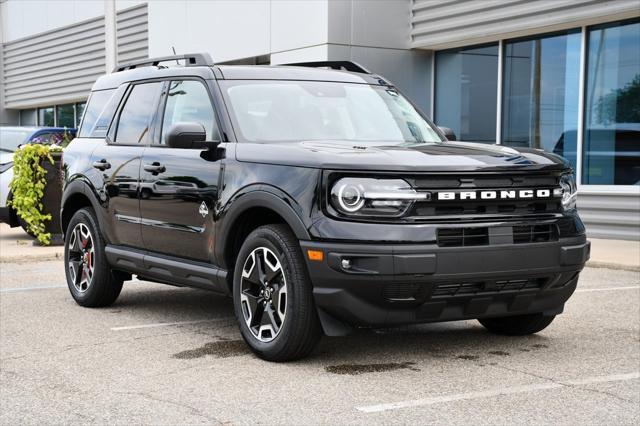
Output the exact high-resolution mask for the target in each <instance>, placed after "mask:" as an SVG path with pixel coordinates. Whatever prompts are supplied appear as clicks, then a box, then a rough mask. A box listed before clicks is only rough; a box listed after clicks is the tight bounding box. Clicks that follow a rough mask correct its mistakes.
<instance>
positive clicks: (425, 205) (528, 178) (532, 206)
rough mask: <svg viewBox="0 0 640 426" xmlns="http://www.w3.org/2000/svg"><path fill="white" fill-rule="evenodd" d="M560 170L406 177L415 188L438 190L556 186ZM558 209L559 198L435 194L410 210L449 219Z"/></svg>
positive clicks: (418, 216)
mask: <svg viewBox="0 0 640 426" xmlns="http://www.w3.org/2000/svg"><path fill="white" fill-rule="evenodd" d="M560 176H561V175H560V173H554V174H523V173H511V174H481V173H475V174H473V173H472V174H465V173H462V174H456V175H433V176H413V177H408V178H407V179H406V180H408V181H410V183H411V184H412V185H413V186H414V187H415V188H416V189H417V190H418V191H426V192H431V193H433V194H434V195H435V193H437V192H438V191H467V190H469V191H481V190H489V191H503V190H505V191H508V190H517V189H525V188H526V189H532V190H537V189H550V190H552V189H553V188H557V187H558V186H559V181H560ZM559 212H561V205H560V202H559V200H558V199H552V198H550V199H522V198H520V199H484V200H480V199H476V200H471V199H467V200H455V201H449V200H438V199H437V198H436V197H435V196H432V198H431V199H430V200H429V201H422V202H417V203H415V205H414V206H413V208H412V211H411V212H409V216H410V217H411V218H412V219H413V220H429V219H438V220H442V219H443V218H446V219H448V220H466V219H468V218H470V217H477V218H482V217H489V216H501V217H504V216H523V215H541V214H552V213H559Z"/></svg>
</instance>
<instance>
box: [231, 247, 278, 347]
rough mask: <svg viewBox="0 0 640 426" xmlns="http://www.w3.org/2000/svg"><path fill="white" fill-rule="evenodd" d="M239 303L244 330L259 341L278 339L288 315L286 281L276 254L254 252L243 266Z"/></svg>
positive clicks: (271, 252)
mask: <svg viewBox="0 0 640 426" xmlns="http://www.w3.org/2000/svg"><path fill="white" fill-rule="evenodd" d="M240 304H241V307H242V314H243V316H244V320H245V323H246V324H247V327H248V328H249V330H250V331H251V333H252V334H253V336H254V337H255V338H256V339H258V340H260V341H261V342H270V341H272V340H273V339H275V338H276V336H278V334H279V333H280V330H282V325H283V324H284V319H285V316H286V313H287V281H286V278H285V276H284V271H283V270H282V265H281V263H280V260H279V259H278V257H277V256H276V254H275V253H274V252H273V251H272V250H270V249H268V248H266V247H258V248H256V249H254V250H253V251H252V252H251V253H250V254H249V255H248V256H247V258H246V260H245V262H244V265H243V267H242V281H241V287H240Z"/></svg>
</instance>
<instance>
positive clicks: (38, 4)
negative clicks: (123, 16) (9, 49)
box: [0, 0, 145, 43]
mask: <svg viewBox="0 0 640 426" xmlns="http://www.w3.org/2000/svg"><path fill="white" fill-rule="evenodd" d="M140 3H145V2H144V1H142V0H116V9H117V10H121V9H126V8H129V7H131V6H135V5H137V4H140ZM0 7H1V8H2V22H0V27H1V30H2V33H3V35H4V37H3V38H4V42H5V43H8V42H11V41H14V40H17V39H20V38H23V37H28V36H31V35H34V34H38V33H42V32H45V31H49V30H52V29H55V28H59V27H64V26H65V25H71V24H74V23H76V22H82V21H85V20H87V19H91V18H96V17H98V16H102V15H104V0H55V1H53V0H6V1H4V2H2V3H0Z"/></svg>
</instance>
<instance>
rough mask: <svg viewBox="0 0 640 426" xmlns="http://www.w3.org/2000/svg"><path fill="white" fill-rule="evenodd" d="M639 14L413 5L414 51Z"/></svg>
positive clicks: (456, 1)
mask: <svg viewBox="0 0 640 426" xmlns="http://www.w3.org/2000/svg"><path fill="white" fill-rule="evenodd" d="M638 14H640V7H639V6H638V1H637V0H537V1H523V0H415V1H414V3H413V5H412V18H411V46H412V47H418V48H426V49H443V48H450V47H457V46H464V45H470V44H478V43H483V42H487V41H494V40H498V39H500V38H510V37H516V36H520V35H527V34H532V33H537V34H540V33H543V32H549V31H556V30H560V29H565V28H575V27H576V26H580V25H589V24H591V23H598V22H603V20H608V21H611V20H615V19H622V18H628V17H632V16H638Z"/></svg>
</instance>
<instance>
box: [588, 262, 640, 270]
mask: <svg viewBox="0 0 640 426" xmlns="http://www.w3.org/2000/svg"><path fill="white" fill-rule="evenodd" d="M585 267H586V268H603V269H616V270H620V271H631V272H640V265H625V264H623V263H611V262H599V261H593V260H590V261H588V262H587V264H586V265H585Z"/></svg>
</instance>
